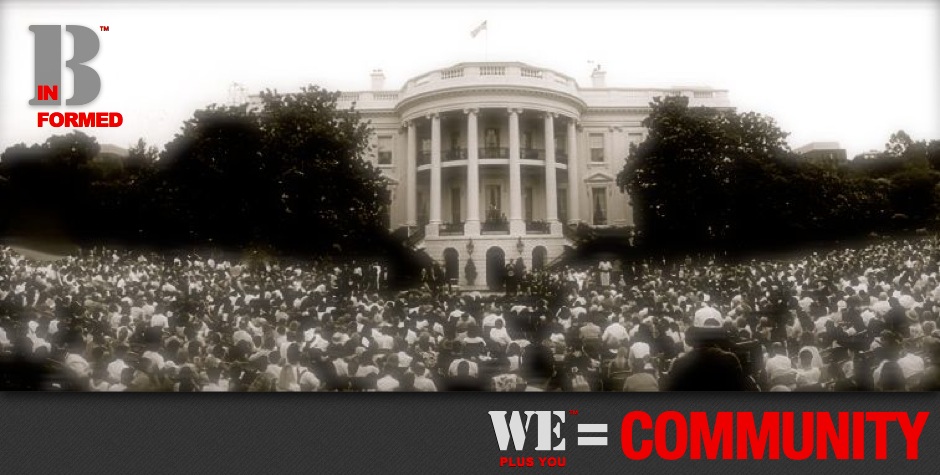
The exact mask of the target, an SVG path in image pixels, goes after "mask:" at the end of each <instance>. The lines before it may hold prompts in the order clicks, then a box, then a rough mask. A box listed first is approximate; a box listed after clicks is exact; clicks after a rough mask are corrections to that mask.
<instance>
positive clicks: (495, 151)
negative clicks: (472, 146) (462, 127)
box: [480, 147, 509, 158]
mask: <svg viewBox="0 0 940 475" xmlns="http://www.w3.org/2000/svg"><path fill="white" fill-rule="evenodd" d="M480 158H509V149H508V148H500V147H484V148H481V149H480Z"/></svg>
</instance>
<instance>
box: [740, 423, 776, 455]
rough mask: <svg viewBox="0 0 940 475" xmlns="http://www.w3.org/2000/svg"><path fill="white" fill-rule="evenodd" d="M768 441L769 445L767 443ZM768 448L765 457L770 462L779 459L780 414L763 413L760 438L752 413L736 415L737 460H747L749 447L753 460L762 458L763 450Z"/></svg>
mask: <svg viewBox="0 0 940 475" xmlns="http://www.w3.org/2000/svg"><path fill="white" fill-rule="evenodd" d="M768 439H770V440H769V443H768ZM768 446H769V448H770V450H769V452H770V453H769V454H768V455H767V457H768V458H769V459H771V460H777V459H779V458H780V413H779V412H765V413H764V416H763V417H762V418H761V426H760V436H759V437H758V435H757V429H756V428H755V427H754V413H751V412H739V413H738V460H745V459H747V448H748V447H751V453H753V454H754V458H755V459H757V460H760V459H762V458H764V449H765V448H767V447H768Z"/></svg>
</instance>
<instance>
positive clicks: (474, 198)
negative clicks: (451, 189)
mask: <svg viewBox="0 0 940 475" xmlns="http://www.w3.org/2000/svg"><path fill="white" fill-rule="evenodd" d="M464 112H466V113H467V221H466V222H465V223H464V228H463V229H464V231H463V232H464V235H465V236H479V235H480V160H479V148H478V146H477V113H478V112H479V110H478V109H464Z"/></svg>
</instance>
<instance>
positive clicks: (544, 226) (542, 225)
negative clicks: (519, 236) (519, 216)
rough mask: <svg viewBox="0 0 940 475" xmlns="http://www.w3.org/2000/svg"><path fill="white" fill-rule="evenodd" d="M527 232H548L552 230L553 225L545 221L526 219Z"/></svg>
mask: <svg viewBox="0 0 940 475" xmlns="http://www.w3.org/2000/svg"><path fill="white" fill-rule="evenodd" d="M525 232H526V234H548V233H549V232H551V227H550V226H549V225H548V223H546V222H545V221H526V222H525Z"/></svg>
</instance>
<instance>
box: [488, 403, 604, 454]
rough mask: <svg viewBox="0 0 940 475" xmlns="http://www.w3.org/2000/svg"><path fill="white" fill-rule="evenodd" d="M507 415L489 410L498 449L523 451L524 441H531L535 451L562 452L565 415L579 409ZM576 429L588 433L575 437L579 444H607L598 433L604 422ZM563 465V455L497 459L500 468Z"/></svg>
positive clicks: (601, 429)
mask: <svg viewBox="0 0 940 475" xmlns="http://www.w3.org/2000/svg"><path fill="white" fill-rule="evenodd" d="M507 414H509V413H508V412H507V411H489V415H490V419H491V420H492V422H493V432H495V433H496V443H497V444H498V446H499V450H502V451H510V450H513V449H514V450H515V451H517V452H519V451H523V450H525V449H526V440H529V441H533V440H534V441H535V447H534V450H536V451H538V452H563V451H565V447H566V440H565V437H564V436H563V435H562V425H563V424H565V418H566V416H567V415H572V416H576V415H577V414H578V411H523V412H520V411H512V413H511V414H509V416H508V418H507ZM577 429H578V434H589V435H586V436H583V437H582V436H580V435H579V436H578V438H577V445H578V446H591V445H593V446H606V445H607V437H606V436H600V435H599V434H606V433H607V424H578V425H577ZM531 435H534V438H533V437H531ZM529 445H532V444H531V443H530V444H529ZM566 464H567V458H566V457H563V456H548V457H500V459H499V466H500V467H535V466H540V467H564V466H565V465H566Z"/></svg>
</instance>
